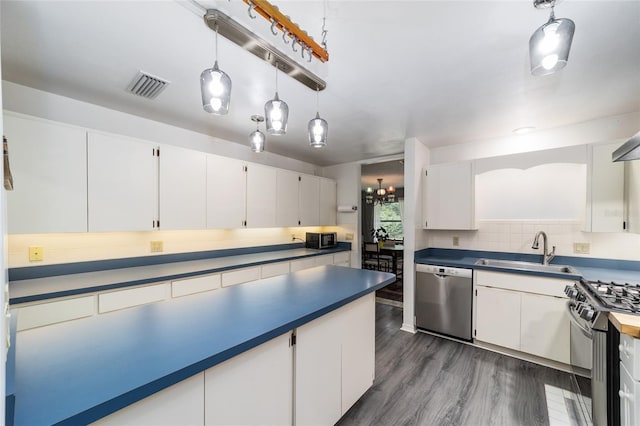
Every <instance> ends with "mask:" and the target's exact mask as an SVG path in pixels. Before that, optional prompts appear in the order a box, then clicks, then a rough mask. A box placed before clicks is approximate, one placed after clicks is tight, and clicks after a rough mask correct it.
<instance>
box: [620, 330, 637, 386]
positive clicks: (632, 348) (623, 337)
mask: <svg viewBox="0 0 640 426" xmlns="http://www.w3.org/2000/svg"><path fill="white" fill-rule="evenodd" d="M619 349H620V361H621V362H622V364H624V366H625V367H626V368H627V371H628V372H629V374H631V377H632V378H633V380H638V381H640V339H634V338H633V337H631V336H629V335H627V334H623V333H620V348H619Z"/></svg>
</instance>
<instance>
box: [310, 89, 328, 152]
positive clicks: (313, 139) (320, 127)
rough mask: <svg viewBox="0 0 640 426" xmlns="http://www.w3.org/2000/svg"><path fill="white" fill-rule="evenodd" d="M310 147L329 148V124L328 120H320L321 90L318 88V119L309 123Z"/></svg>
mask: <svg viewBox="0 0 640 426" xmlns="http://www.w3.org/2000/svg"><path fill="white" fill-rule="evenodd" d="M308 128H309V145H311V146H312V147H314V148H323V147H325V146H327V136H328V134H329V124H328V123H327V120H324V119H322V118H320V90H319V89H318V88H316V118H313V119H311V120H310V121H309V126H308Z"/></svg>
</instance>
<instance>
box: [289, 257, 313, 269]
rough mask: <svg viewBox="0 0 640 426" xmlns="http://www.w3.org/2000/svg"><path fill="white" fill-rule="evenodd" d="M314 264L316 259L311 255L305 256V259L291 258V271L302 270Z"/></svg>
mask: <svg viewBox="0 0 640 426" xmlns="http://www.w3.org/2000/svg"><path fill="white" fill-rule="evenodd" d="M314 266H316V261H315V259H314V258H313V257H307V258H306V259H299V260H292V261H291V272H296V271H302V270H303V269H309V268H313V267H314Z"/></svg>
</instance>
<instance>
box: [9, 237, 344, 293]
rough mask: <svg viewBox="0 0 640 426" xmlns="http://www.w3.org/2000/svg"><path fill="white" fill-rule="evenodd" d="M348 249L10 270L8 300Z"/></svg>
mask: <svg viewBox="0 0 640 426" xmlns="http://www.w3.org/2000/svg"><path fill="white" fill-rule="evenodd" d="M350 250H351V244H349V243H339V245H338V246H337V247H336V248H333V249H324V250H315V249H307V248H304V247H303V245H302V244H285V245H281V246H266V247H250V248H243V249H227V250H216V251H210V252H200V253H187V254H180V255H164V256H149V257H144V258H135V259H113V260H107V261H95V262H80V263H73V264H60V265H48V266H40V267H29V268H14V269H10V270H9V296H10V300H9V302H10V303H11V304H16V303H25V302H33V301H37V300H45V299H51V298H55V297H65V296H72V295H78V294H83V293H90V292H96V291H104V290H112V289H116V288H123V287H130V286H136V285H141V284H150V283H153V282H160V281H170V280H177V279H182V278H187V277H193V276H197V275H205V274H211V273H216V272H224V271H228V270H231V269H238V268H246V267H251V266H257V265H263V264H267V263H274V262H284V261H290V260H295V259H302V258H305V257H313V256H322V255H326V254H332V253H338V252H343V251H350ZM138 265H139V266H138Z"/></svg>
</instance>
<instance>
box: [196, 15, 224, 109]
mask: <svg viewBox="0 0 640 426" xmlns="http://www.w3.org/2000/svg"><path fill="white" fill-rule="evenodd" d="M215 30H216V60H215V62H214V64H213V68H207V69H206V70H204V71H202V74H200V90H201V92H202V107H203V108H204V110H205V111H207V112H208V113H211V114H215V115H225V114H227V113H228V112H229V102H230V101H231V79H230V78H229V76H228V75H227V73H225V72H224V71H222V70H221V69H220V68H218V26H217V24H216V27H215Z"/></svg>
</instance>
